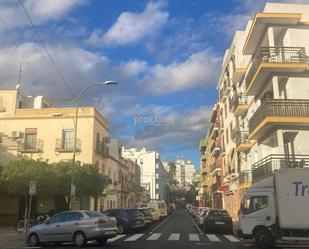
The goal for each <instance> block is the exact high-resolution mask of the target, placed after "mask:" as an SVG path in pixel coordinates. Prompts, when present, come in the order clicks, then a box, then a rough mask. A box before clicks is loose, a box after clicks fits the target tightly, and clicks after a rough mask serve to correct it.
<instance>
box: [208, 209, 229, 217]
mask: <svg viewBox="0 0 309 249" xmlns="http://www.w3.org/2000/svg"><path fill="white" fill-rule="evenodd" d="M209 215H210V216H230V215H229V213H228V212H227V211H223V210H212V211H210V212H209Z"/></svg>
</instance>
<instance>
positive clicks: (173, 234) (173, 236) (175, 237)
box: [168, 233, 180, 240]
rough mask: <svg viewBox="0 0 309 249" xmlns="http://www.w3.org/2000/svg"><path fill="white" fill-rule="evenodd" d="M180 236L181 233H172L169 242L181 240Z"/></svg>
mask: <svg viewBox="0 0 309 249" xmlns="http://www.w3.org/2000/svg"><path fill="white" fill-rule="evenodd" d="M179 237H180V234H179V233H172V234H171V235H170V237H169V238H168V240H179Z"/></svg>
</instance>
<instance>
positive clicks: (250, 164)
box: [207, 3, 309, 218]
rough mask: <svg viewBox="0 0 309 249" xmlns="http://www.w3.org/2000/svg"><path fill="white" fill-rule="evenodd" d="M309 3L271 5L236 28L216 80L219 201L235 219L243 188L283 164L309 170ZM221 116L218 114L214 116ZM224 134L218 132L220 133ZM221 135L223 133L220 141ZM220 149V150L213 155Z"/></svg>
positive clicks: (213, 122) (213, 123)
mask: <svg viewBox="0 0 309 249" xmlns="http://www.w3.org/2000/svg"><path fill="white" fill-rule="evenodd" d="M308 38H309V5H305V4H281V3H280V4H279V3H267V4H266V5H265V8H264V10H263V12H261V13H257V14H256V15H255V16H254V18H253V19H252V20H250V21H249V22H248V25H247V27H246V29H245V30H243V31H237V32H236V33H235V35H234V39H233V41H232V43H231V46H230V48H229V49H228V50H227V51H226V53H225V56H224V59H223V64H222V69H221V74H220V78H219V81H218V96H219V97H218V102H217V106H218V112H219V113H220V114H219V116H220V128H219V129H218V131H216V132H215V133H214V129H213V127H215V123H216V121H215V120H214V119H213V116H212V118H211V120H210V123H211V126H210V130H209V134H210V135H209V138H210V139H208V142H207V146H212V143H213V142H212V140H211V139H212V138H213V136H212V135H211V134H212V133H214V136H216V135H218V134H221V138H219V140H218V142H220V143H221V149H220V146H219V148H218V152H216V153H217V154H214V155H221V157H222V167H221V169H222V174H221V184H220V185H219V186H216V188H213V189H212V193H214V192H219V193H221V195H222V206H223V207H224V208H226V209H227V210H228V211H229V212H230V213H231V215H232V216H233V217H234V218H236V217H237V211H238V209H239V205H240V200H241V198H242V194H243V191H244V190H245V189H246V188H248V187H249V186H250V185H251V182H252V181H258V180H260V179H262V178H264V177H266V176H269V175H271V174H272V173H273V172H274V170H276V169H279V168H282V167H308V166H309V156H308V155H309V153H308V152H309V147H308V146H307V145H306V140H308V139H309V122H308V121H309V119H308V117H309V111H308V110H309V94H308V93H309V84H308V77H309V66H308V63H309V60H308V58H309V57H308V53H309V52H308V51H309V39H308ZM217 116H218V115H217ZM218 136H220V135H218ZM216 139H218V137H217V138H216ZM214 153H215V152H214Z"/></svg>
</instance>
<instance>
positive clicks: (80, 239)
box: [73, 232, 87, 247]
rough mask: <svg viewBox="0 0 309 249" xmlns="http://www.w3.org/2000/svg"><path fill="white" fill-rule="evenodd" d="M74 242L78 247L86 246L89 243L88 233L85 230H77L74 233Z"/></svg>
mask: <svg viewBox="0 0 309 249" xmlns="http://www.w3.org/2000/svg"><path fill="white" fill-rule="evenodd" d="M73 243H74V245H75V246H77V247H82V246H85V245H86V243H87V238H86V235H85V234H84V233H83V232H77V233H75V234H74V237H73Z"/></svg>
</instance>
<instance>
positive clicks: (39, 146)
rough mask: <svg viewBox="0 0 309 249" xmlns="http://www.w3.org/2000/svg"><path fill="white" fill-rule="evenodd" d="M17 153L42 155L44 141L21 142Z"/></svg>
mask: <svg viewBox="0 0 309 249" xmlns="http://www.w3.org/2000/svg"><path fill="white" fill-rule="evenodd" d="M17 151H18V152H20V153H41V152H43V141H42V140H40V139H36V140H31V141H24V142H19V143H18V146H17Z"/></svg>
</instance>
